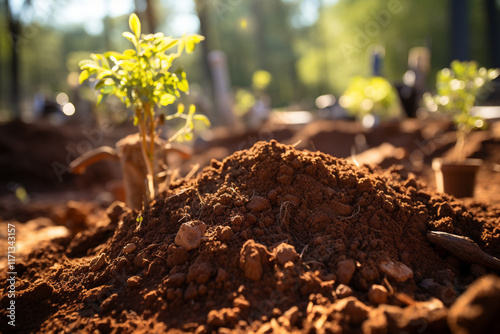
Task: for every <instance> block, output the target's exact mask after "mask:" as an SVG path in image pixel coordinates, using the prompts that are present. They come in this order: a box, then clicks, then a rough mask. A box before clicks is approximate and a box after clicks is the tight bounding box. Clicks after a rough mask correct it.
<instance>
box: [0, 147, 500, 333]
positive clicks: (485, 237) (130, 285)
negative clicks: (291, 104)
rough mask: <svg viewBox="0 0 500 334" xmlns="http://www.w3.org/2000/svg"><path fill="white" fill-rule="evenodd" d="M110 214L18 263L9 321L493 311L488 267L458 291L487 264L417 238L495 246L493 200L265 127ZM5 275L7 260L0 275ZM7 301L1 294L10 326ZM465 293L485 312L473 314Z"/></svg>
mask: <svg viewBox="0 0 500 334" xmlns="http://www.w3.org/2000/svg"><path fill="white" fill-rule="evenodd" d="M108 216H109V220H108V221H106V220H104V221H102V222H101V223H100V224H97V225H95V226H93V227H91V228H89V229H88V230H85V231H82V232H80V233H79V234H78V235H77V236H76V237H74V238H71V237H65V238H60V239H57V240H55V241H53V242H51V243H49V244H47V245H46V247H45V248H44V249H39V250H37V251H35V252H33V253H32V254H31V255H30V256H29V257H27V258H26V259H25V260H24V261H22V262H20V263H18V264H17V265H16V270H17V274H18V285H17V296H16V309H17V310H18V314H17V316H18V318H17V319H18V322H17V323H16V329H18V330H20V331H21V332H64V331H66V332H93V333H94V332H103V333H109V332H113V333H132V332H133V333H146V332H147V333H152V332H163V331H171V332H173V333H175V332H196V333H209V332H217V331H218V332H219V333H226V332H230V331H232V330H234V331H235V332H259V333H272V332H274V333H281V332H294V333H316V332H317V333H338V332H345V333H360V332H365V333H386V332H390V333H399V332H402V331H406V332H409V333H422V332H435V333H446V332H450V331H453V332H458V330H459V329H460V328H469V329H470V328H473V329H480V328H479V327H475V326H477V321H480V323H481V324H483V325H485V326H490V327H486V328H490V329H491V328H494V327H491V326H499V325H500V324H499V323H498V321H499V320H498V319H499V317H498V312H499V310H500V305H498V303H497V302H495V300H497V301H498V300H499V298H500V297H499V295H500V288H499V283H498V281H497V279H495V278H494V277H492V276H489V278H487V279H484V280H483V281H481V282H483V283H476V287H475V289H476V290H477V291H479V292H477V293H475V294H474V293H473V292H474V291H475V290H474V291H472V292H471V293H469V295H471V296H468V297H467V298H469V299H467V300H465V299H462V297H460V298H459V299H458V301H460V302H461V304H460V303H459V302H455V300H456V298H457V296H459V295H460V294H462V293H463V291H464V290H465V288H466V287H467V286H468V285H470V284H471V283H472V282H473V281H474V280H475V279H476V278H478V277H482V276H484V275H486V274H488V273H494V272H495V271H493V269H490V268H486V267H484V266H482V265H480V264H477V263H475V264H471V263H467V262H464V261H461V260H459V259H458V258H456V257H454V256H452V255H450V253H449V252H448V251H445V250H444V249H442V248H439V247H438V246H435V245H433V244H431V243H430V242H429V241H428V239H427V238H426V234H427V232H428V231H444V232H449V233H453V234H457V235H461V236H467V237H469V238H470V239H472V240H473V241H475V242H476V243H477V244H478V245H479V246H480V247H481V248H482V249H483V250H484V251H486V252H487V253H489V254H490V255H492V256H495V257H500V224H499V221H498V217H499V216H500V208H499V207H491V206H486V205H484V204H480V203H476V202H473V201H468V202H461V201H458V200H455V199H454V198H453V197H450V196H447V195H439V194H436V193H434V192H433V191H432V190H431V189H429V188H426V187H425V185H424V184H422V183H420V182H419V181H418V180H416V177H415V176H414V175H413V174H411V173H408V172H406V171H405V170H404V169H403V168H400V167H392V168H389V169H388V170H382V169H379V168H377V167H370V166H364V167H356V166H354V165H352V164H350V163H348V162H346V161H345V160H344V159H338V158H334V157H331V156H329V155H326V154H323V153H312V152H309V151H299V150H296V149H295V148H294V147H292V146H287V145H282V144H278V143H277V142H275V141H271V142H258V143H257V144H255V145H254V146H253V147H252V148H251V149H249V150H244V151H238V152H236V153H234V154H232V155H231V156H229V157H227V158H225V159H224V160H223V161H222V162H219V161H216V160H213V161H212V162H211V164H210V166H208V167H205V168H204V169H203V171H202V173H200V174H199V175H198V176H196V177H194V178H192V179H189V180H185V179H181V180H180V181H178V182H176V183H174V184H173V185H171V186H170V188H169V189H168V190H167V191H166V192H165V193H163V194H161V195H160V196H159V197H158V198H157V199H156V201H154V202H153V203H152V204H151V205H150V206H149V207H148V208H146V209H145V210H144V211H142V212H140V213H139V212H130V211H127V209H126V208H124V207H123V206H121V205H119V204H118V203H116V204H114V205H113V206H112V207H111V208H109V209H108ZM183 224H184V225H183ZM203 224H205V225H206V230H205V231H204V233H203V235H204V236H203V238H202V239H201V240H200V239H196V236H194V237H193V239H192V240H188V241H190V242H191V243H192V244H194V245H193V249H190V250H188V249H186V247H187V246H186V245H184V243H182V242H181V241H180V237H179V236H178V231H179V229H180V227H181V225H183V226H184V227H185V228H191V229H193V232H196V231H198V230H196V228H197V227H200V226H203ZM184 227H183V228H184ZM200 232H203V229H201V231H200ZM195 234H196V233H193V235H195ZM179 244H182V245H183V246H179ZM6 284H7V283H6V277H5V273H2V276H1V277H0V287H1V289H2V291H6V289H7V288H8V287H7V286H6ZM484 286H486V288H487V289H489V290H487V291H488V292H487V293H486V294H485V296H483V297H482V299H481V298H479V297H477V296H478V295H479V296H482V295H481V293H483V294H484V291H485V290H484V289H486V288H484ZM471 289H472V288H471ZM468 291H469V290H467V292H466V293H465V294H463V296H464V295H465V296H466V295H467V293H468ZM492 296H493V297H492ZM476 297H477V298H479V299H477V298H476ZM464 298H465V297H464ZM475 298H476V299H475ZM488 298H489V299H488ZM478 300H479V301H478ZM468 301H469V302H468ZM8 302H9V299H8V298H7V295H6V294H3V297H2V298H1V299H0V306H1V310H0V312H1V318H2V322H1V328H0V329H1V331H2V332H4V333H5V332H8V331H9V330H11V329H12V328H11V327H9V326H8V325H7V324H6V323H5V322H4V319H6V316H7V311H6V309H7V305H8V304H7V303H8ZM473 302H475V303H476V306H477V307H476V308H475V310H479V312H478V313H476V314H475V315H474V316H473V317H470V316H469V317H468V318H467V317H465V316H464V315H463V312H462V311H463V310H467V311H469V309H468V308H467V307H470V305H472V304H471V303H473ZM454 305H459V306H457V307H455V306H454ZM485 305H486V306H485ZM450 306H451V308H449V307H450ZM481 310H483V311H484V312H481ZM487 310H490V311H487ZM488 312H489V313H488ZM495 314H496V316H495ZM464 319H465V320H464ZM497 328H499V327H497Z"/></svg>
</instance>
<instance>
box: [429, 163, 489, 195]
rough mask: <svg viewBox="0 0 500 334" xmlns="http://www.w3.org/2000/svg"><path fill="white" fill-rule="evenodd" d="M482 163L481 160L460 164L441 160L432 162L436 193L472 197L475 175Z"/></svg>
mask: <svg viewBox="0 0 500 334" xmlns="http://www.w3.org/2000/svg"><path fill="white" fill-rule="evenodd" d="M482 162H483V161H482V160H481V159H465V161H464V162H462V163H456V162H451V161H446V160H443V159H441V158H436V159H434V160H432V169H433V170H434V173H435V175H436V187H437V190H438V192H440V193H447V194H450V195H453V196H455V197H473V196H474V187H475V185H476V174H477V171H478V169H479V167H481V164H482Z"/></svg>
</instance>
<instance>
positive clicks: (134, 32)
mask: <svg viewBox="0 0 500 334" xmlns="http://www.w3.org/2000/svg"><path fill="white" fill-rule="evenodd" d="M129 26H130V29H131V32H124V33H123V36H124V37H125V38H127V39H128V40H129V41H130V42H131V43H132V44H133V48H132V49H127V50H125V51H124V52H123V53H119V52H115V51H109V52H105V53H103V54H91V58H92V59H90V60H83V61H81V62H80V68H81V70H82V72H81V73H80V83H82V82H84V81H85V80H87V79H89V78H91V77H92V78H93V80H95V89H96V90H97V91H99V95H98V100H97V104H98V105H99V104H100V103H101V102H102V100H103V99H104V98H105V97H106V96H108V95H115V96H117V97H118V98H119V99H120V100H121V101H122V102H123V103H124V104H125V105H126V106H127V107H128V108H131V109H132V110H133V113H134V124H135V125H137V127H138V129H139V136H140V141H141V150H142V156H143V159H144V163H145V166H146V171H147V173H146V175H147V178H146V180H145V181H146V183H147V187H146V189H147V198H148V199H149V200H151V199H153V198H154V197H155V194H156V193H157V190H158V177H157V174H158V172H159V171H158V170H156V168H155V147H156V146H157V145H155V143H156V142H157V140H156V138H157V136H158V133H157V126H158V124H159V123H161V122H164V121H167V122H168V121H171V120H173V119H177V118H180V119H184V120H185V125H184V126H183V127H182V128H181V129H180V130H178V131H177V132H176V133H174V134H173V135H172V136H170V137H169V138H168V140H167V143H171V142H172V141H175V140H180V139H185V140H190V139H192V130H193V127H194V121H202V122H204V123H205V124H207V126H208V125H209V124H210V123H209V121H208V119H207V118H206V117H205V116H204V115H200V114H196V113H195V112H196V108H195V106H194V105H191V106H190V107H189V108H188V111H187V112H185V107H184V105H182V104H179V105H178V109H177V113H175V114H173V115H167V116H165V115H164V114H161V115H159V113H157V108H160V107H162V106H167V105H170V104H173V103H174V102H175V101H176V100H177V98H179V97H180V92H184V93H186V94H187V93H189V83H188V81H187V78H186V73H185V72H184V70H183V69H182V68H178V69H176V70H173V69H172V66H173V62H174V60H175V59H177V58H179V57H180V56H181V55H182V53H183V52H184V51H186V53H191V52H193V50H194V49H195V46H196V44H198V43H199V42H201V41H202V40H203V39H204V37H203V36H200V35H196V34H194V35H188V36H184V37H182V38H173V37H169V36H164V35H163V34H162V33H156V34H147V35H144V34H141V23H140V21H139V18H138V17H137V15H135V14H132V15H130V17H129ZM174 47H176V50H175V52H174V51H172V52H170V51H169V50H172V48H174Z"/></svg>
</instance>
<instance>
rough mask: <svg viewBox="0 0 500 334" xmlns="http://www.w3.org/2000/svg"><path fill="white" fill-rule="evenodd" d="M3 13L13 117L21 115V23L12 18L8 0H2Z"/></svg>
mask: <svg viewBox="0 0 500 334" xmlns="http://www.w3.org/2000/svg"><path fill="white" fill-rule="evenodd" d="M4 5H5V13H6V15H7V25H8V31H9V38H10V41H11V53H10V105H11V108H12V111H13V113H14V115H13V116H14V118H16V119H17V118H19V117H20V116H21V108H20V105H21V101H20V95H19V37H20V35H21V24H20V22H19V21H18V20H17V19H16V18H14V16H13V15H12V11H11V8H10V3H9V0H5V1H4Z"/></svg>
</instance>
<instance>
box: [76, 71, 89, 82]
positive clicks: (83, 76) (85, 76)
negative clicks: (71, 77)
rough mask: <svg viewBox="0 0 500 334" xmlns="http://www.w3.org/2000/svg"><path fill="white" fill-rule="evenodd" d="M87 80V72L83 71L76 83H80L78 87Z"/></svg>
mask: <svg viewBox="0 0 500 334" xmlns="http://www.w3.org/2000/svg"><path fill="white" fill-rule="evenodd" d="M88 78H89V71H88V70H83V71H82V72H81V73H80V76H79V79H78V81H79V82H80V85H81V84H82V83H83V82H84V81H85V80H87V79H88Z"/></svg>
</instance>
